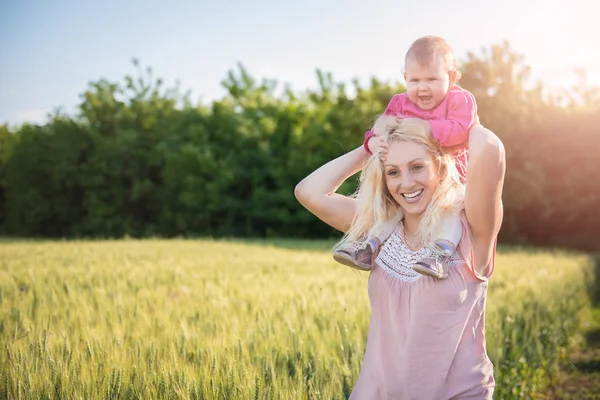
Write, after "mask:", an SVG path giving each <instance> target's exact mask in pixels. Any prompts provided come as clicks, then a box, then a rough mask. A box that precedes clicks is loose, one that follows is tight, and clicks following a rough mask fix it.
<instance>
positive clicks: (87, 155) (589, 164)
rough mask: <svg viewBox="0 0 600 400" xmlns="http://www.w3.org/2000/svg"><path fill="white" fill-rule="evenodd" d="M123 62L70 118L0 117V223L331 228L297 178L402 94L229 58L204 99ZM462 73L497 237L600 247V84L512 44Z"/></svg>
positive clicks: (183, 231)
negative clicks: (481, 139) (500, 196)
mask: <svg viewBox="0 0 600 400" xmlns="http://www.w3.org/2000/svg"><path fill="white" fill-rule="evenodd" d="M134 65H135V66H136V67H137V70H138V72H137V76H126V77H125V78H124V79H123V81H122V82H110V81H107V80H99V81H96V82H92V83H90V84H89V87H88V88H87V90H85V92H84V93H83V94H82V95H81V102H80V104H79V106H78V112H77V113H76V115H70V116H69V115H65V114H64V113H61V112H56V113H55V114H53V115H52V116H51V117H50V118H49V119H48V121H47V122H46V123H44V124H41V125H35V124H24V125H22V126H19V127H16V128H11V127H9V126H8V125H3V126H0V233H1V234H3V235H9V236H21V237H23V236H24V237H52V238H58V237H92V238H107V237H117V238H118V237H123V236H132V237H148V236H161V237H173V236H190V237H197V236H213V237H224V236H235V237H275V236H277V237H299V238H308V237H310V238H315V237H317V238H320V237H331V236H339V234H338V233H337V232H335V231H333V230H332V229H330V228H328V227H327V226H325V224H323V223H321V222H320V221H318V220H317V219H316V218H315V217H313V216H312V215H310V214H309V213H308V212H307V211H305V210H304V209H303V208H302V207H301V206H300V205H299V204H298V203H297V201H296V200H295V198H294V194H293V190H294V186H295V185H296V183H297V182H299V181H300V180H301V179H302V178H303V177H304V176H305V175H306V174H308V173H309V172H310V171H312V170H313V169H315V168H316V167H318V166H319V165H320V164H322V163H324V162H326V161H328V160H330V159H332V158H334V157H337V156H339V155H341V154H342V153H343V152H345V151H347V150H349V149H351V148H353V147H356V146H358V145H360V144H361V143H362V138H363V133H364V131H366V130H368V129H369V128H370V126H371V124H372V122H373V121H374V119H375V118H376V116H377V115H378V114H379V113H381V112H382V111H383V110H384V109H385V106H386V105H387V102H388V101H389V99H390V98H391V97H392V96H393V95H394V94H395V93H399V92H402V91H404V90H405V88H404V87H403V86H402V85H400V84H395V83H388V82H382V81H379V80H377V79H372V80H371V81H370V82H369V84H368V85H365V86H361V85H360V84H359V82H358V81H354V82H352V83H350V84H344V83H339V82H336V81H335V80H334V78H333V76H332V75H331V74H330V73H324V72H322V71H317V74H316V75H317V76H316V77H317V80H318V87H317V88H316V89H311V90H306V91H303V92H294V91H292V90H291V89H289V88H288V87H285V86H284V87H282V86H281V85H280V84H279V83H278V82H277V81H275V80H270V79H262V80H258V79H256V78H254V77H252V75H251V74H250V72H248V71H247V70H246V69H245V68H244V67H243V66H242V65H238V66H237V68H235V69H233V70H232V71H230V72H229V73H228V74H227V76H226V78H225V79H224V80H223V82H222V84H223V86H224V87H225V88H226V89H227V95H226V96H224V97H223V98H221V99H218V100H215V101H213V102H211V103H210V104H203V103H194V102H193V101H191V100H190V97H191V95H190V93H189V92H187V93H186V92H182V91H181V89H180V88H179V87H174V88H166V87H164V84H163V82H162V80H161V79H160V78H155V77H154V76H153V73H152V70H151V69H150V68H146V69H143V68H142V67H140V65H139V63H138V62H137V61H135V62H134ZM462 72H463V77H462V79H461V81H460V85H461V86H463V87H464V88H465V89H467V90H470V91H471V92H472V93H473V94H474V95H475V97H476V98H477V102H478V107H479V116H480V120H481V122H482V123H483V124H484V125H485V126H486V127H488V128H489V129H491V130H492V131H494V132H495V133H496V134H497V135H498V136H500V138H501V139H502V140H503V142H504V144H505V146H506V150H507V177H506V183H505V194H504V206H505V220H504V224H503V228H502V232H501V236H500V240H501V241H503V242H506V243H529V244H537V245H551V246H564V247H572V248H582V249H588V250H598V249H600V245H599V244H598V240H597V239H598V237H599V236H600V211H598V210H599V209H600V207H599V205H600V181H599V180H598V179H596V174H597V171H598V170H599V169H600V157H599V155H598V152H599V150H600V128H599V126H600V89H599V88H598V87H595V86H593V85H590V84H589V83H587V82H586V80H585V74H584V73H583V72H581V74H580V76H581V83H580V84H579V85H576V86H575V87H570V88H565V90H564V91H562V92H561V93H555V92H554V93H549V92H548V90H547V89H546V88H545V87H544V86H543V85H542V84H535V85H534V84H532V83H531V82H530V79H529V73H530V69H529V68H528V67H527V66H526V64H525V60H524V57H523V56H522V55H520V54H518V53H516V52H515V51H513V50H512V49H511V47H510V45H509V44H508V43H502V44H498V45H494V46H491V47H490V48H489V49H483V50H482V51H481V52H480V53H477V54H476V53H469V54H468V55H467V56H466V58H465V59H464V60H463V65H462ZM356 184H357V180H356V179H354V180H351V181H350V182H347V183H346V184H344V186H343V187H342V188H341V191H342V192H344V193H352V192H353V191H354V189H355V188H356Z"/></svg>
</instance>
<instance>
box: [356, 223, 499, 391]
mask: <svg viewBox="0 0 600 400" xmlns="http://www.w3.org/2000/svg"><path fill="white" fill-rule="evenodd" d="M462 222H463V235H462V239H461V242H460V244H459V247H458V252H457V253H455V255H454V257H453V258H452V260H451V267H450V271H449V273H448V275H449V276H448V278H447V279H445V280H440V281H438V280H435V279H433V278H429V277H425V276H421V275H419V274H417V273H416V272H414V271H413V270H412V269H411V266H412V265H413V264H414V262H415V261H417V260H420V259H422V258H423V257H426V256H429V255H430V253H429V252H430V251H431V250H429V249H428V248H422V249H420V250H418V251H413V250H411V249H410V248H409V247H408V246H407V245H406V243H405V241H404V237H403V233H402V228H401V226H400V225H399V226H398V229H396V231H395V232H394V233H393V234H392V236H391V237H390V238H389V239H388V240H387V241H386V242H385V243H384V245H383V247H382V248H381V251H380V253H379V255H378V256H377V259H376V262H375V266H374V267H373V270H372V271H371V274H370V276H369V284H368V290H369V299H370V302H371V313H372V314H371V323H370V327H369V336H368V339H367V346H366V352H365V358H364V361H363V365H362V369H361V372H360V375H359V377H358V381H357V383H356V386H355V387H354V390H353V391H352V394H351V395H350V399H351V400H379V399H398V400H446V399H473V400H475V399H477V400H480V399H481V400H483V399H486V400H487V399H492V395H493V392H494V386H495V381H494V375H493V365H492V363H491V361H490V359H489V358H488V355H487V353H486V347H485V346H486V345H485V330H484V325H485V304H486V295H487V287H488V278H489V277H490V276H491V274H492V272H493V263H492V267H491V268H490V271H489V272H488V274H487V275H486V276H478V274H477V273H476V272H475V270H474V269H473V255H472V247H471V243H470V235H469V229H468V225H467V224H466V219H465V217H464V212H463V213H462Z"/></svg>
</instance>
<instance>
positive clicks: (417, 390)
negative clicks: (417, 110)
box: [295, 117, 505, 400]
mask: <svg viewBox="0 0 600 400" xmlns="http://www.w3.org/2000/svg"><path fill="white" fill-rule="evenodd" d="M374 129H375V131H376V134H378V135H380V136H381V137H383V138H384V139H385V141H384V142H385V143H387V145H385V146H383V147H382V148H380V150H381V151H380V154H376V155H374V156H371V157H370V156H369V155H368V154H367V152H366V151H365V150H364V148H363V147H362V146H361V147H359V148H357V149H355V150H352V151H350V152H349V153H347V154H345V155H343V156H341V157H339V158H337V159H335V160H333V161H330V162H329V163H327V164H325V165H323V166H321V167H320V168H319V169H317V170H316V171H314V172H313V173H311V174H310V175H309V176H307V177H306V178H305V179H304V180H302V181H301V182H300V183H299V184H298V185H297V186H296V190H295V194H296V197H297V199H298V200H299V201H300V203H301V204H302V205H303V206H304V207H306V208H307V209H308V210H309V211H310V212H312V213H313V214H314V215H316V216H317V217H318V218H320V219H321V220H323V221H324V222H326V223H327V224H329V225H331V226H332V227H334V228H336V229H338V230H340V231H342V232H345V233H346V238H345V239H347V240H363V241H367V240H368V239H369V237H372V235H374V234H376V232H377V231H378V229H381V227H382V226H383V225H384V224H385V222H386V221H389V220H390V219H392V218H393V217H394V215H395V213H396V210H397V209H398V207H400V208H401V210H402V212H403V215H404V218H403V220H402V221H401V222H400V223H399V225H398V227H397V229H396V230H395V232H394V234H393V235H392V236H391V237H390V238H389V239H388V240H387V241H386V242H385V243H384V244H383V245H382V246H381V248H380V251H379V254H377V255H376V259H375V263H374V267H373V269H372V270H371V273H370V276H369V285H368V291H369V299H370V303H371V311H372V315H371V323H370V328H369V336H368V340H367V346H366V352H365V358H364V362H363V365H362V368H361V373H360V375H359V378H358V381H357V383H356V386H355V387H354V390H353V391H352V394H351V396H350V398H351V399H359V400H363V399H423V400H441V399H491V398H492V394H493V390H494V384H495V383H494V377H493V366H492V363H491V362H490V360H489V358H488V356H487V353H486V349H485V332H484V322H485V302H486V295H487V281H488V279H489V277H490V276H491V275H492V272H493V269H494V256H495V249H496V248H495V246H496V238H497V235H498V231H499V229H500V225H501V222H502V201H501V197H502V186H503V182H504V173H505V155H504V147H503V145H502V143H501V141H500V140H499V139H498V138H497V137H496V136H495V135H494V134H493V133H492V132H490V131H489V130H487V129H485V128H483V127H482V126H480V125H476V126H475V127H473V128H472V129H471V131H470V135H469V143H468V150H469V157H470V160H469V164H468V167H467V180H466V182H467V183H466V184H465V185H463V184H462V183H461V182H460V179H459V176H458V172H457V168H456V166H455V165H454V162H453V161H452V157H451V156H450V155H448V154H445V153H444V152H443V150H442V148H441V147H440V145H439V144H438V143H437V142H436V141H435V140H434V138H433V137H432V135H431V132H430V127H429V124H428V123H427V122H426V121H423V120H420V119H404V120H401V119H396V118H393V117H381V118H380V119H379V120H378V122H377V123H376V124H375V128H374ZM360 170H363V172H362V176H361V184H360V187H359V191H358V194H357V196H355V197H346V196H342V195H340V194H336V193H335V191H336V190H337V189H338V188H339V186H340V185H341V184H342V183H343V182H344V181H345V180H346V179H348V178H349V177H350V176H352V175H354V174H355V173H356V172H358V171H360ZM407 195H408V196H407ZM462 200H464V201H462ZM457 206H460V207H462V208H463V210H462V213H461V215H462V221H463V235H462V239H461V242H460V243H459V246H458V252H457V253H456V254H455V256H454V258H453V263H451V267H450V268H449V270H448V271H447V272H448V278H447V279H445V280H436V279H434V278H430V277H426V276H421V275H419V274H417V273H415V272H414V271H413V270H412V269H411V267H412V265H414V260H416V259H419V258H422V257H423V256H427V255H428V252H429V251H431V249H430V248H429V247H428V246H429V245H430V244H431V238H432V237H434V236H435V232H436V230H437V229H438V228H439V221H440V216H441V215H442V213H443V212H446V211H448V210H451V209H452V208H453V207H457Z"/></svg>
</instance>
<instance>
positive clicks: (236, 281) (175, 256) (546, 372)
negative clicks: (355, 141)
mask: <svg viewBox="0 0 600 400" xmlns="http://www.w3.org/2000/svg"><path fill="white" fill-rule="evenodd" d="M332 244H333V243H332V242H319V241H290V240H273V241H268V242H266V241H244V242H234V241H209V240H195V241H194V240H172V241H167V240H145V241H136V240H124V241H102V242H92V241H66V242H45V241H33V242H20V241H15V242H11V241H6V242H4V243H0V354H1V355H0V371H2V374H0V398H11V399H29V398H49V399H51V398H56V399H58V398H61V399H62V398H73V399H100V398H102V399H105V398H110V399H116V398H139V399H148V398H165V399H167V398H168V399H171V398H183V399H188V398H189V399H213V398H215V399H296V398H309V399H343V398H347V397H348V395H349V393H350V391H351V390H352V387H353V384H354V382H355V380H356V378H357V376H358V373H359V370H360V365H361V361H362V357H363V352H364V348H365V341H366V335H367V329H368V323H369V304H368V297H367V291H366V279H367V274H364V273H363V274H359V273H356V272H354V271H350V270H349V269H347V268H345V267H342V266H340V265H338V264H336V263H335V262H334V261H333V260H332V259H331V255H330V253H329V252H328V248H329V247H330V246H331V245H332ZM592 270H593V265H592V260H591V259H590V258H588V257H586V256H584V255H581V254H570V253H564V252H558V251H557V252H549V251H546V252H542V251H531V250H522V249H521V250H520V249H514V248H503V249H502V251H501V253H500V254H499V256H498V259H497V266H496V272H495V274H494V276H493V279H492V281H491V283H490V289H489V298H488V315H487V326H486V333H487V338H488V352H489V354H490V357H491V358H492V360H493V362H494V363H495V366H496V379H497V382H498V384H497V391H496V398H497V399H509V398H526V397H532V396H535V393H538V392H540V391H541V390H542V389H543V387H544V385H546V383H547V382H548V381H549V380H550V379H552V378H553V377H554V376H555V375H556V365H557V364H558V362H559V361H560V360H561V359H563V358H564V356H565V349H566V346H567V345H568V344H569V340H570V338H571V337H572V336H573V335H574V333H575V332H576V331H577V329H578V324H579V320H580V315H581V313H582V311H584V310H586V309H587V307H588V306H589V292H590V287H591V286H590V285H591V283H593V274H592Z"/></svg>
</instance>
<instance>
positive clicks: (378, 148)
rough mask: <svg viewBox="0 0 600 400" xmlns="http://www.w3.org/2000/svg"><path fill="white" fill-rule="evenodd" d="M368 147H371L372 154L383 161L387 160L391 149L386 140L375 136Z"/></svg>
mask: <svg viewBox="0 0 600 400" xmlns="http://www.w3.org/2000/svg"><path fill="white" fill-rule="evenodd" d="M367 146H369V150H370V151H371V153H372V154H375V155H378V156H379V159H380V160H381V161H384V160H385V155H386V154H387V152H388V147H389V145H388V142H387V140H386V139H385V138H383V137H381V136H377V135H375V136H373V137H372V138H371V139H370V140H369V143H367Z"/></svg>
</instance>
